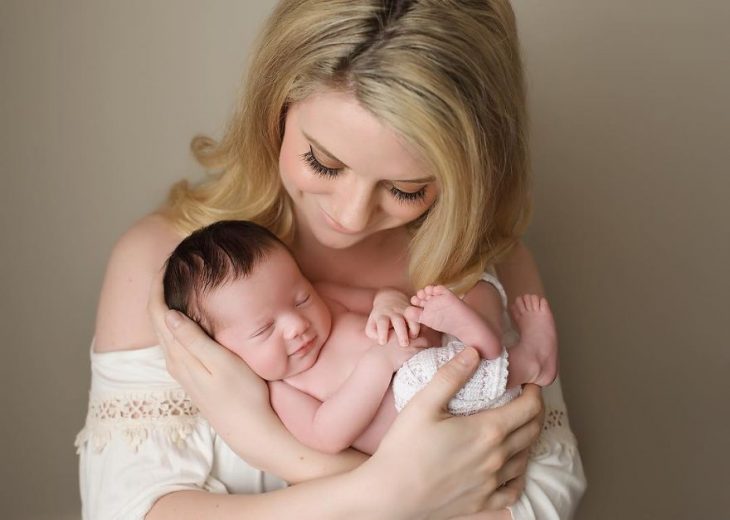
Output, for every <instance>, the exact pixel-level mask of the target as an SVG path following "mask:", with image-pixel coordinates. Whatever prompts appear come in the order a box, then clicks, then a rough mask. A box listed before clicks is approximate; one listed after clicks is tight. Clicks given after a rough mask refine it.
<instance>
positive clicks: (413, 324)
mask: <svg viewBox="0 0 730 520" xmlns="http://www.w3.org/2000/svg"><path fill="white" fill-rule="evenodd" d="M406 323H407V324H408V332H409V334H410V335H411V337H412V338H417V337H418V333H419V332H421V324H420V323H418V322H417V321H414V320H409V319H406Z"/></svg>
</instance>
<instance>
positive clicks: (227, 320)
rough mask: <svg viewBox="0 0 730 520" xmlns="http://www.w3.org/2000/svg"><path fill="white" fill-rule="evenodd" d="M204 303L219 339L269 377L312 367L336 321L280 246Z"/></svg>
mask: <svg viewBox="0 0 730 520" xmlns="http://www.w3.org/2000/svg"><path fill="white" fill-rule="evenodd" d="M203 305H204V306H205V309H206V314H207V315H208V317H209V318H210V320H211V322H212V324H213V328H214V332H215V338H216V340H217V341H218V342H219V343H221V344H222V345H224V346H226V347H227V348H229V349H230V350H232V351H233V352H235V353H236V354H238V355H239V356H240V357H241V358H243V360H244V361H246V363H247V364H248V365H249V366H250V367H251V369H252V370H253V371H254V372H256V373H257V374H258V375H259V376H260V377H262V378H264V379H266V380H267V381H276V380H279V379H284V378H286V377H290V376H293V375H295V374H298V373H300V372H303V371H304V370H307V369H308V368H310V367H311V366H312V365H313V364H314V362H315V361H316V360H317V356H318V355H319V351H320V349H321V348H322V345H323V344H324V342H325V341H326V340H327V337H328V336H329V333H330V327H331V325H332V317H331V314H330V311H329V309H328V308H327V306H326V305H325V303H324V302H323V301H322V299H321V298H320V297H319V295H318V294H317V293H316V292H315V291H314V288H313V287H312V284H311V283H309V280H307V279H306V278H304V276H303V275H302V273H301V271H300V270H299V267H298V266H297V264H296V262H295V261H294V259H293V258H292V257H291V255H290V254H289V252H287V251H285V250H284V249H283V248H280V247H277V248H276V249H275V250H274V251H272V252H270V253H268V254H267V256H266V257H265V258H263V259H262V260H261V261H260V263H259V264H258V265H257V266H256V267H255V268H254V270H253V272H252V273H251V274H250V275H249V276H248V277H247V278H241V279H238V280H235V281H233V282H230V283H227V284H226V285H223V286H221V287H218V288H216V289H214V290H213V291H211V292H210V293H209V294H207V295H206V296H205V298H204V300H203Z"/></svg>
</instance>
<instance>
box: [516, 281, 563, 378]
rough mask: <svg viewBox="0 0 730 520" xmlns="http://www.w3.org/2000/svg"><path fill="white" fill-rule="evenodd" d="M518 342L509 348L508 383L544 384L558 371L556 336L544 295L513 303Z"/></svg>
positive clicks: (531, 296) (521, 298) (523, 298)
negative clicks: (518, 330) (518, 334)
mask: <svg viewBox="0 0 730 520" xmlns="http://www.w3.org/2000/svg"><path fill="white" fill-rule="evenodd" d="M512 315H513V316H514V318H515V321H517V325H518V326H519V329H520V342H519V343H518V344H517V345H515V346H514V347H512V348H511V349H510V382H509V383H508V384H511V383H515V384H524V383H535V384H538V385H540V386H547V385H549V384H550V383H552V382H553V381H554V380H555V377H556V376H557V373H558V336H557V331H556V329H555V320H554V319H553V313H552V311H551V310H550V306H549V305H548V302H547V300H546V299H545V298H541V297H539V296H535V295H534V294H528V295H525V296H520V297H518V298H517V299H516V300H515V303H514V304H513V305H512Z"/></svg>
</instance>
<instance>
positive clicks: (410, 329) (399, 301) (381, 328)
mask: <svg viewBox="0 0 730 520" xmlns="http://www.w3.org/2000/svg"><path fill="white" fill-rule="evenodd" d="M315 289H316V290H317V292H318V293H319V294H320V296H322V297H324V298H326V299H327V300H328V301H329V302H330V304H332V303H335V304H336V305H337V306H339V307H341V308H343V309H344V310H347V311H350V312H355V313H358V314H367V315H369V316H368V321H367V325H366V326H365V333H366V334H367V336H368V337H369V338H371V339H374V340H376V341H377V342H378V343H380V344H381V345H385V343H386V342H387V341H388V335H389V334H388V332H389V330H390V329H391V328H393V330H394V331H395V335H396V336H397V337H398V340H399V342H400V344H401V346H403V347H406V346H408V344H409V342H410V340H411V339H412V338H415V337H417V336H418V333H419V331H420V324H419V323H418V322H417V321H412V320H408V319H406V318H405V317H404V316H403V311H404V310H405V309H406V308H407V307H408V303H409V302H408V296H406V295H405V294H404V293H403V292H401V291H399V290H397V289H390V288H387V287H386V288H383V289H379V290H378V291H374V290H372V289H364V288H360V287H349V286H347V285H341V284H336V283H329V282H319V283H317V284H315ZM330 306H331V307H332V305H330Z"/></svg>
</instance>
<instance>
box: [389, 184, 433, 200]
mask: <svg viewBox="0 0 730 520" xmlns="http://www.w3.org/2000/svg"><path fill="white" fill-rule="evenodd" d="M390 193H391V194H392V195H393V197H395V199H396V200H397V201H398V202H407V203H414V204H415V203H418V202H421V201H423V199H424V198H426V187H425V186H424V187H423V188H421V189H420V190H418V191H414V192H408V191H401V190H399V189H398V188H396V187H395V186H391V187H390Z"/></svg>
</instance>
